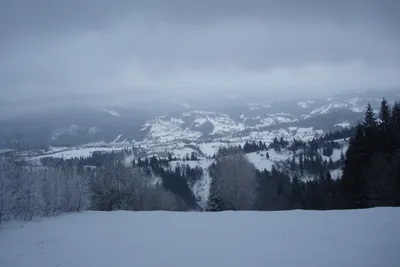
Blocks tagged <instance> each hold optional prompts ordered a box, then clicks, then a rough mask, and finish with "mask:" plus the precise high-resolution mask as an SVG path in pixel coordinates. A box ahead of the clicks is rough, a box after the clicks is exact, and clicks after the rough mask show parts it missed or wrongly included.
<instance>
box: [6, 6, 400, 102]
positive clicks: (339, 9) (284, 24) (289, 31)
mask: <svg viewBox="0 0 400 267" xmlns="http://www.w3.org/2000/svg"><path fill="white" fill-rule="evenodd" d="M399 8H400V1H396V0H393V1H389V0H376V1H372V0H365V1H362V0H357V1H352V0H340V1H337V0H335V1H331V0H329V1H323V0H315V1H312V0H293V1H282V0H279V1H268V0H229V1H228V0H225V1H219V0H201V1H200V0H198V1H194V0H193V1H192V0H155V1H152V0H143V1H134V0H126V1H125V0H116V1H112V0H109V1H106V0H68V1H67V0H65V1H61V0H60V1H55V0H26V1H20V0H0V38H1V41H0V102H2V103H5V102H7V103H15V104H16V105H24V103H28V104H29V103H47V102H51V101H58V100H57V99H62V100H67V99H68V100H73V101H75V100H76V99H80V100H82V101H89V100H90V101H89V102H96V103H107V102H108V101H110V102H113V103H114V102H115V103H123V102H124V101H127V98H131V97H132V95H137V96H141V97H152V96H154V95H156V94H168V95H171V97H173V96H176V95H181V94H186V95H189V94H190V95H194V94H203V95H205V94H213V93H215V92H219V93H222V94H230V93H232V92H235V91H236V92H246V93H252V94H260V95H261V94H263V95H265V94H269V93H271V94H270V95H271V97H276V98H279V97H280V96H285V95H286V96H287V95H307V94H318V93H319V94H321V92H323V93H331V92H338V91H344V90H356V89H374V88H388V87H390V88H393V87H396V86H399V85H400V49H399V47H400V16H399V14H400V9H399ZM127 96H129V97H127Z"/></svg>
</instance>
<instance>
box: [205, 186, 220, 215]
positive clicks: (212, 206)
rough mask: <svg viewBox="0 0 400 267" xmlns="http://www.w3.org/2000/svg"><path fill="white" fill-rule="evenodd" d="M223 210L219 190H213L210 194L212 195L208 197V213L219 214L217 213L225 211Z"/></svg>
mask: <svg viewBox="0 0 400 267" xmlns="http://www.w3.org/2000/svg"><path fill="white" fill-rule="evenodd" d="M223 210H224V205H223V202H222V200H221V197H220V194H219V190H218V189H217V190H212V191H211V192H210V195H209V196H208V200H207V205H206V211H209V212H217V211H223Z"/></svg>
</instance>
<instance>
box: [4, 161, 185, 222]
mask: <svg viewBox="0 0 400 267" xmlns="http://www.w3.org/2000/svg"><path fill="white" fill-rule="evenodd" d="M79 166H80V165H79V164H78V165H49V166H44V167H37V166H35V167H33V166H27V165H25V164H23V162H22V161H21V160H20V159H19V158H4V157H3V158H0V221H3V220H10V219H22V220H30V219H32V218H33V217H37V216H52V215H57V214H60V213H64V212H74V211H80V210H88V209H89V210H105V211H109V210H120V209H124V210H187V209H188V206H187V204H186V203H185V201H184V200H183V199H182V197H180V196H179V195H177V194H174V193H173V192H171V190H166V189H165V187H163V184H160V183H154V177H153V176H152V175H149V174H147V173H146V172H145V170H143V169H141V168H132V167H127V166H125V165H124V164H122V163H121V162H120V161H111V160H110V161H107V162H104V163H103V164H102V165H99V166H97V167H96V168H83V169H81V168H80V167H79Z"/></svg>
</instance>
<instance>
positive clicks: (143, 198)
mask: <svg viewBox="0 0 400 267" xmlns="http://www.w3.org/2000/svg"><path fill="white" fill-rule="evenodd" d="M346 133H348V132H346ZM343 135H345V133H343V132H341V133H340V134H336V133H330V134H329V137H327V138H320V139H314V140H310V141H308V142H304V141H300V140H294V141H293V142H291V143H290V144H289V142H287V141H285V140H283V138H281V140H278V139H275V140H274V142H273V143H272V144H271V145H270V146H269V147H268V148H269V149H276V150H280V149H282V148H287V149H288V150H292V151H293V155H294V156H293V157H292V158H291V159H288V160H287V161H284V162H281V163H279V164H276V165H274V166H273V167H272V170H270V171H268V170H263V171H259V170H257V169H256V168H255V167H254V165H253V164H252V163H251V162H250V161H249V160H248V158H247V156H246V153H251V152H255V151H260V150H266V149H267V146H266V144H265V143H263V142H246V144H245V145H244V146H243V147H241V146H237V147H228V148H221V149H220V150H219V152H218V153H217V155H215V157H214V160H213V163H212V164H211V166H210V167H209V169H208V170H207V171H208V173H209V175H210V177H211V185H210V193H209V197H208V200H207V205H206V207H205V209H206V210H207V211H222V210H283V209H339V208H340V209H344V208H365V207H373V206H380V205H384V206H395V205H397V206H398V205H400V104H399V103H395V104H394V105H393V106H392V107H391V106H390V105H388V103H387V102H386V100H383V101H382V104H381V108H380V112H379V115H378V118H377V117H376V115H375V114H374V111H373V109H372V107H371V106H370V105H369V106H368V108H367V110H366V113H365V119H364V121H363V122H362V123H360V124H359V125H358V126H357V127H356V128H355V134H354V136H353V137H351V138H350V140H349V148H348V150H347V152H346V155H344V154H343V153H342V154H341V157H340V159H339V160H337V161H333V160H332V157H331V156H332V153H333V151H334V150H335V149H342V145H341V144H340V143H338V142H333V140H332V138H336V137H338V136H343ZM125 153H130V152H129V151H120V152H115V153H114V152H112V153H108V154H104V153H93V155H92V156H91V157H90V158H89V159H88V158H74V159H69V160H64V159H60V160H56V159H52V160H50V159H49V158H47V159H42V163H43V166H41V167H37V166H32V165H29V164H27V162H26V159H24V158H23V157H20V156H18V154H17V153H14V154H13V153H12V154H7V157H5V156H2V157H0V221H2V220H9V219H23V220H29V219H31V218H33V217H35V216H52V215H56V214H60V213H63V212H73V211H80V210H88V209H90V210H105V211H110V210H119V209H124V210H199V209H201V207H199V206H198V200H197V199H196V198H195V195H194V193H193V191H192V188H194V187H195V184H196V183H197V182H198V181H199V180H200V179H201V178H202V177H203V175H204V173H203V172H204V170H203V169H202V168H200V167H198V166H195V167H191V166H190V165H192V166H193V164H192V163H191V162H190V160H196V155H195V154H193V155H191V157H189V155H188V158H189V161H188V162H185V163H179V162H178V161H174V158H172V156H169V157H168V158H157V157H155V156H152V157H150V158H144V159H140V158H137V159H136V160H134V161H133V162H132V165H131V166H127V164H126V162H125V157H124V154H125ZM88 166H91V167H88ZM338 168H342V171H343V175H342V177H332V175H331V171H332V170H335V169H338ZM304 177H308V178H309V179H304ZM334 178H336V179H334Z"/></svg>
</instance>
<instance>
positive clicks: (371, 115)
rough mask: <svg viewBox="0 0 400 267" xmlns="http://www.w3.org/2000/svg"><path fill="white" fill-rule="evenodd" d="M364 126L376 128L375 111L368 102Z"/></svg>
mask: <svg viewBox="0 0 400 267" xmlns="http://www.w3.org/2000/svg"><path fill="white" fill-rule="evenodd" d="M363 126H364V128H365V129H375V128H376V118H375V112H374V110H373V109H372V107H371V103H368V106H367V109H366V111H365V118H364V123H363Z"/></svg>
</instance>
